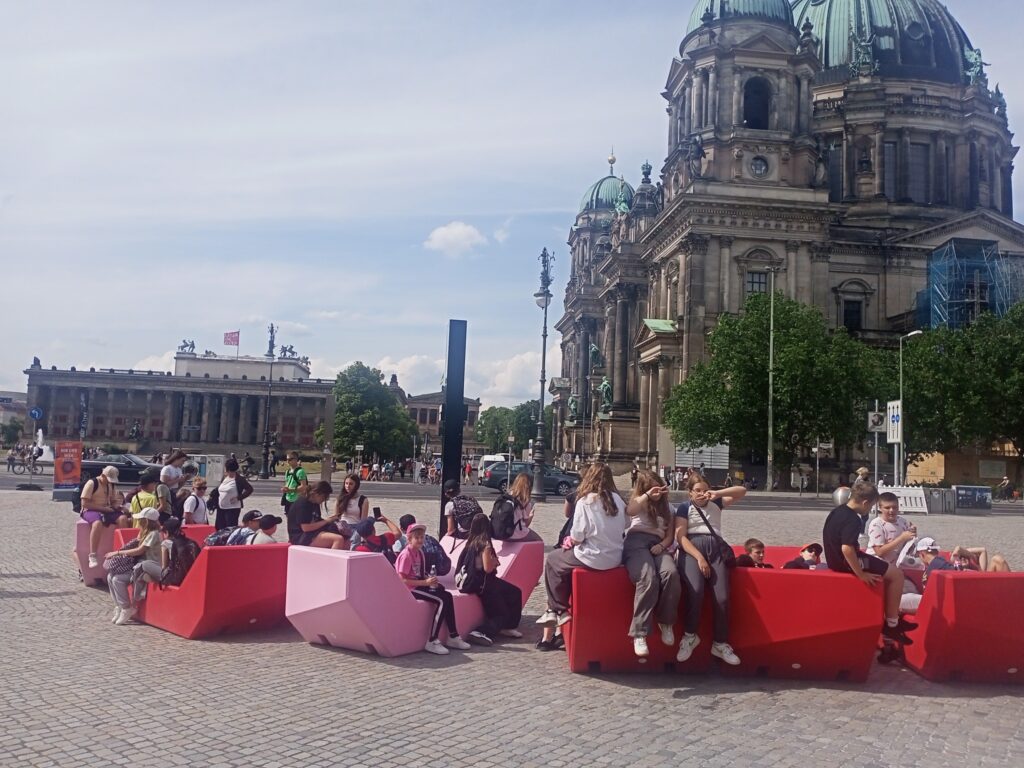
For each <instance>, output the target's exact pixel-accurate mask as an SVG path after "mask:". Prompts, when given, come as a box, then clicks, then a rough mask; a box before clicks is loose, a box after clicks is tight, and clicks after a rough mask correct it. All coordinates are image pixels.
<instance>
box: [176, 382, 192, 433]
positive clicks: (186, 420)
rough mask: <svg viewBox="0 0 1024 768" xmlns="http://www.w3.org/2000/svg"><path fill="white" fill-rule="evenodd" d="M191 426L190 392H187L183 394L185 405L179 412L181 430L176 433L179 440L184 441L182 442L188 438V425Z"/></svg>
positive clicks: (189, 431)
mask: <svg viewBox="0 0 1024 768" xmlns="http://www.w3.org/2000/svg"><path fill="white" fill-rule="evenodd" d="M191 426H192V394H191V393H189V394H186V395H185V406H184V408H182V413H181V431H180V432H179V433H178V434H179V435H180V437H179V438H178V439H179V440H181V442H183V443H184V442H186V441H187V440H188V436H189V434H190V433H191V430H190V429H189V427H191Z"/></svg>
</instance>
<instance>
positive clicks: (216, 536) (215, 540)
mask: <svg viewBox="0 0 1024 768" xmlns="http://www.w3.org/2000/svg"><path fill="white" fill-rule="evenodd" d="M236 530H237V529H236V528H221V529H220V530H219V531H214V532H213V533H211V534H210V535H209V536H207V537H206V538H205V539H204V540H203V543H204V544H206V546H208V547H223V546H225V545H226V544H227V543H228V539H230V538H231V534H232V533H234V532H235V531H236Z"/></svg>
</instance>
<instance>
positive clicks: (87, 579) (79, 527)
mask: <svg viewBox="0 0 1024 768" xmlns="http://www.w3.org/2000/svg"><path fill="white" fill-rule="evenodd" d="M91 527H92V526H91V525H90V524H89V523H87V522H85V520H79V521H78V522H77V523H76V524H75V547H74V549H73V550H72V551H71V556H72V557H73V558H74V560H75V562H76V563H77V564H78V569H79V570H80V571H81V572H82V581H83V582H84V583H85V585H86V586H98V585H100V584H106V583H107V571H106V569H105V568H104V567H103V556H104V555H105V554H107V552H110V551H111V550H112V549H117V547H116V546H115V545H114V531H116V530H117V528H115V527H114V526H113V525H108V526H106V527H105V528H104V529H103V533H102V534H100V544H99V546H98V547H97V548H96V556H97V557H98V558H99V563H100V564H99V565H98V566H97V567H95V568H90V567H89V531H90V529H91Z"/></svg>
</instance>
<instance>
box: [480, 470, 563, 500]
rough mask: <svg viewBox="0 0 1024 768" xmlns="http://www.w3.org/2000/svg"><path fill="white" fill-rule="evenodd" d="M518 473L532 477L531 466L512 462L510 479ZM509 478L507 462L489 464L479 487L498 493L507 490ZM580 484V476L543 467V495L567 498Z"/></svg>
mask: <svg viewBox="0 0 1024 768" xmlns="http://www.w3.org/2000/svg"><path fill="white" fill-rule="evenodd" d="M520 472H525V473H526V474H528V475H530V476H531V477H532V476H533V464H527V463H526V462H525V461H513V462H512V471H511V475H512V479H513V480H514V479H515V477H516V475H518V474H519V473H520ZM508 478H509V466H508V462H507V461H499V462H497V463H495V464H491V465H490V466H489V467H488V468H487V469H485V470H484V476H483V477H481V478H480V485H484V486H487V487H488V488H497V489H498V490H499V491H504V490H507V488H508ZM579 484H580V476H579V475H577V474H574V473H570V472H563V471H562V470H560V469H558V468H556V467H550V466H545V467H544V493H557V494H558V495H559V496H568V495H569V494H570V493H572V492H573V491H575V490H576V486H577V485H579Z"/></svg>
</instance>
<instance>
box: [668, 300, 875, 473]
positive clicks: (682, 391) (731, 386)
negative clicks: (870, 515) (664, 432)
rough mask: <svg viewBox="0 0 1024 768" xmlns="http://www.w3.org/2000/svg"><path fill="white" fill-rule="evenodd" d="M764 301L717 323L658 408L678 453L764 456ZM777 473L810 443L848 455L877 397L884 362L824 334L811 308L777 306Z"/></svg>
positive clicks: (842, 337) (843, 336)
mask: <svg viewBox="0 0 1024 768" xmlns="http://www.w3.org/2000/svg"><path fill="white" fill-rule="evenodd" d="M768 339H769V296H767V295H765V294H755V295H753V296H751V297H750V299H749V300H748V301H747V303H746V306H745V308H744V313H743V314H742V315H739V316H728V317H724V318H722V320H721V321H720V323H719V325H718V327H717V328H716V329H715V330H714V331H713V332H712V334H711V336H710V338H709V341H708V350H709V356H708V359H707V360H706V361H705V362H702V363H699V364H698V365H697V366H696V367H695V368H694V370H693V371H692V372H691V373H690V375H689V377H688V378H687V379H686V381H685V382H684V383H683V384H682V385H680V386H678V387H676V388H675V389H674V390H673V392H672V394H671V395H670V397H669V399H668V401H667V402H666V404H665V423H666V425H667V426H668V427H669V428H670V429H671V431H672V436H673V439H674V440H675V441H676V443H678V444H679V445H682V446H684V447H687V448H696V447H699V446H703V445H712V444H715V443H719V442H728V443H729V445H730V447H731V448H732V450H733V451H734V452H735V453H740V454H742V453H747V452H751V451H753V452H756V453H758V454H760V455H762V456H763V455H764V452H765V450H766V448H767V444H768ZM774 367H775V377H774V378H775V381H774V427H775V465H776V467H777V468H778V469H779V470H784V469H785V468H787V467H789V466H791V465H792V463H793V461H794V460H795V459H796V458H798V457H800V456H801V455H804V454H805V453H806V452H807V451H809V449H810V448H811V447H812V446H813V445H815V443H816V441H817V440H818V438H822V439H829V438H831V439H834V440H836V441H838V442H839V443H840V444H845V445H849V444H851V443H853V442H855V441H856V439H857V438H858V437H859V436H861V435H862V434H863V431H864V428H863V418H864V413H865V412H866V408H867V402H868V400H869V399H870V398H873V397H875V396H877V391H876V390H880V389H882V388H883V387H884V384H885V381H884V370H885V366H884V357H883V356H882V355H881V353H879V352H877V351H875V350H872V349H870V348H868V347H867V346H866V345H864V344H862V343H860V342H858V341H856V340H854V339H852V338H850V336H849V335H848V334H847V333H846V331H845V330H843V329H840V330H839V331H836V332H835V333H830V332H829V330H828V328H827V326H826V324H825V321H824V319H823V318H822V317H821V315H820V313H819V312H818V311H817V310H816V309H814V308H813V307H809V306H806V305H803V304H800V303H799V302H795V301H791V300H789V299H786V298H785V297H783V296H782V295H780V294H776V297H775V366H774Z"/></svg>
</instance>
